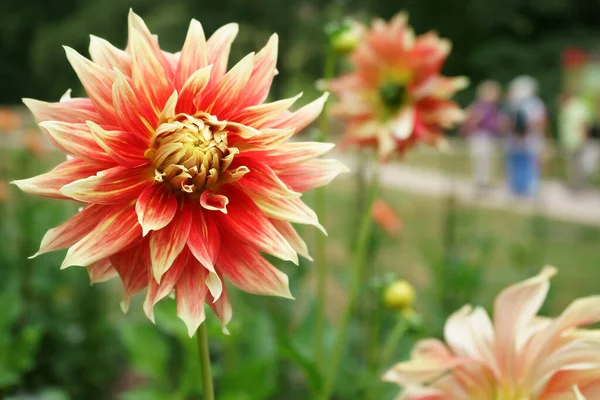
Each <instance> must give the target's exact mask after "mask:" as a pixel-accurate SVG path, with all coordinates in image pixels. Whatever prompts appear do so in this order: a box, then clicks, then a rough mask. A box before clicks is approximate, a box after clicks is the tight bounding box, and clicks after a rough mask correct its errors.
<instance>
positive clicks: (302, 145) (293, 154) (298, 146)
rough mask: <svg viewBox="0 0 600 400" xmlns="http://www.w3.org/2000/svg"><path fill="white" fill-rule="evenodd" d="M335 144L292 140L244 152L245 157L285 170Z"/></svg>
mask: <svg viewBox="0 0 600 400" xmlns="http://www.w3.org/2000/svg"><path fill="white" fill-rule="evenodd" d="M334 147H335V145H334V144H332V143H321V142H293V143H285V144H283V145H281V146H279V147H278V148H276V149H270V150H268V151H264V150H250V151H247V152H245V153H244V156H245V157H249V158H250V157H251V158H256V159H258V160H260V161H262V162H264V164H266V165H268V166H269V167H271V168H272V169H273V170H275V171H280V170H285V169H288V168H291V167H294V166H296V165H299V164H302V163H305V162H307V161H309V160H312V159H313V158H316V157H319V156H321V155H323V154H325V153H327V152H328V151H330V150H331V149H332V148H334Z"/></svg>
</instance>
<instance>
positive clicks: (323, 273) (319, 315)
mask: <svg viewBox="0 0 600 400" xmlns="http://www.w3.org/2000/svg"><path fill="white" fill-rule="evenodd" d="M335 56H336V54H335V52H334V51H333V49H332V48H331V46H329V47H328V49H327V56H326V59H325V67H324V71H323V78H324V79H325V80H326V81H330V80H331V79H332V78H333V74H334V72H335V61H336V60H335V59H336V57H335ZM319 127H320V129H319V141H321V142H325V141H326V140H327V136H328V131H329V118H328V115H327V102H325V104H324V105H323V112H322V113H321V117H320V120H319ZM325 199H326V194H325V188H324V187H322V188H318V189H317V192H316V204H315V212H316V213H317V216H318V217H319V220H320V221H321V223H322V224H324V225H327V224H326V223H325V213H326V211H327V210H326V208H327V204H326V202H325ZM315 254H316V258H315V268H316V270H317V310H316V315H315V336H314V337H315V343H314V345H315V349H314V357H315V365H323V357H324V353H325V352H324V348H323V333H324V328H325V304H326V303H327V254H326V251H325V236H323V235H318V236H317V241H316V253H315Z"/></svg>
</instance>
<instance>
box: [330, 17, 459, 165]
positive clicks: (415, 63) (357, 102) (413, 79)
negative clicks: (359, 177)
mask: <svg viewBox="0 0 600 400" xmlns="http://www.w3.org/2000/svg"><path fill="white" fill-rule="evenodd" d="M450 48H451V45H450V42H449V41H448V40H444V39H440V38H439V37H438V35H437V34H436V33H434V32H429V33H426V34H424V35H421V36H418V37H416V38H415V34H414V31H413V30H412V28H411V27H410V26H409V25H408V17H407V14H405V13H400V14H398V15H396V16H395V17H394V18H392V20H391V21H390V22H389V23H386V22H385V21H383V20H381V19H376V20H374V21H373V23H372V26H371V28H370V29H368V30H367V31H366V33H365V34H364V35H363V37H362V39H361V41H360V43H359V44H358V46H357V47H356V49H355V50H354V52H353V53H352V54H351V55H350V62H351V65H352V67H353V71H352V72H350V73H346V74H344V75H342V76H340V77H338V78H336V79H334V80H333V82H331V89H332V91H333V92H334V93H335V94H336V95H337V97H338V99H339V102H338V103H337V104H335V105H334V106H333V107H332V111H333V113H334V114H335V115H337V116H338V117H339V118H340V119H341V120H342V121H343V122H344V123H345V124H346V130H345V142H346V143H349V144H356V145H359V146H376V147H377V148H378V150H379V155H380V158H382V159H387V158H388V157H389V156H390V155H391V154H392V153H394V152H396V151H399V152H402V151H404V150H405V149H406V148H407V147H408V146H411V145H412V144H414V143H415V142H417V141H423V142H426V143H429V144H433V145H435V144H437V142H438V140H439V139H440V138H441V137H442V131H441V130H442V129H450V128H452V127H454V126H455V125H456V124H458V123H459V122H461V121H462V119H463V112H462V110H461V109H460V107H459V106H458V105H457V104H456V103H454V102H453V101H451V100H449V99H450V98H451V97H452V96H453V95H454V93H455V92H456V91H458V90H460V89H463V88H464V87H466V86H467V84H468V79H467V78H465V77H456V78H448V77H444V76H442V75H440V71H441V69H442V66H443V65H444V62H445V61H446V58H447V57H448V54H449V53H450Z"/></svg>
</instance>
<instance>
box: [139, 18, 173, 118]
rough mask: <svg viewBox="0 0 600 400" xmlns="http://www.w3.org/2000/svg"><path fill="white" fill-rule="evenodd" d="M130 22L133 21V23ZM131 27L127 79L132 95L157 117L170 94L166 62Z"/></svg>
mask: <svg viewBox="0 0 600 400" xmlns="http://www.w3.org/2000/svg"><path fill="white" fill-rule="evenodd" d="M130 15H131V14H130ZM138 18H139V17H138ZM130 20H134V21H135V20H136V19H135V18H132V19H130ZM140 20H141V18H140ZM142 24H143V21H142ZM135 25H136V24H134V25H130V31H129V49H130V51H131V60H132V65H131V79H132V81H133V87H134V89H135V93H136V94H137V95H138V97H141V98H142V99H144V103H145V104H148V105H149V107H150V109H151V110H152V111H153V112H154V116H156V117H158V116H159V115H160V111H161V110H162V109H163V107H164V105H165V103H166V102H167V100H168V98H169V96H170V95H171V93H173V85H172V84H171V82H170V81H169V79H168V77H167V70H166V64H167V62H166V59H165V57H164V55H163V54H162V53H161V52H160V49H158V50H157V48H158V46H156V45H154V43H153V42H154V41H153V40H149V39H148V37H147V35H146V34H145V33H144V32H142V31H140V29H138V28H135ZM144 27H145V25H144ZM144 111H145V110H144ZM144 117H146V118H148V119H149V120H148V122H149V123H150V124H151V125H153V124H154V123H155V118H152V117H153V116H152V113H149V112H146V111H145V112H144Z"/></svg>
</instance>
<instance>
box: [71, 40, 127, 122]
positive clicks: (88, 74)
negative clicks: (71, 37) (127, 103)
mask: <svg viewBox="0 0 600 400" xmlns="http://www.w3.org/2000/svg"><path fill="white" fill-rule="evenodd" d="M64 48H65V51H66V53H67V59H68V60H69V62H70V63H71V66H72V67H73V69H74V70H75V73H76V74H77V76H78V77H79V80H80V81H81V84H82V85H83V88H84V89H85V91H86V93H87V94H88V96H89V98H90V100H92V103H94V106H96V109H97V110H98V113H99V114H100V115H101V116H102V118H103V119H104V122H105V123H108V124H111V125H114V124H116V122H117V121H116V119H115V116H114V108H113V103H112V83H113V81H114V72H113V71H112V70H110V69H107V68H103V67H101V66H99V65H97V64H95V63H93V62H91V61H90V60H88V59H87V58H85V57H83V56H82V55H81V54H79V53H77V52H76V51H75V50H73V49H72V48H70V47H66V46H65V47H64Z"/></svg>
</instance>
